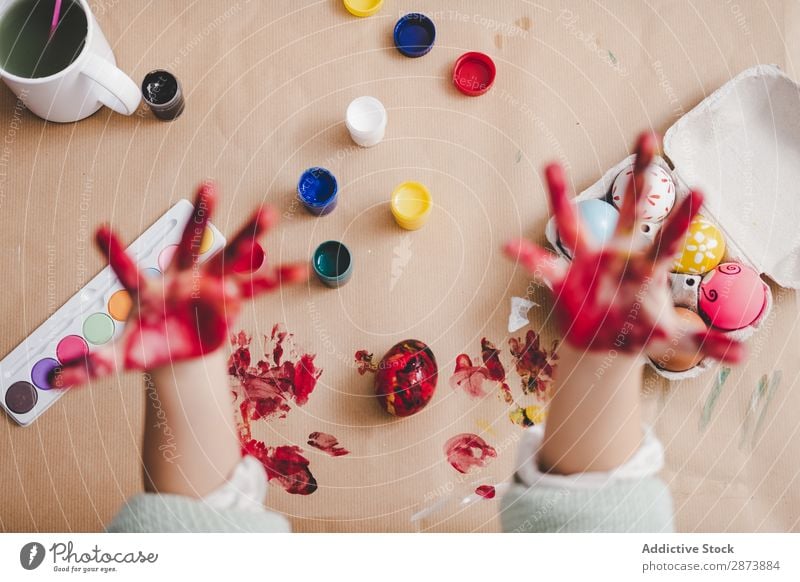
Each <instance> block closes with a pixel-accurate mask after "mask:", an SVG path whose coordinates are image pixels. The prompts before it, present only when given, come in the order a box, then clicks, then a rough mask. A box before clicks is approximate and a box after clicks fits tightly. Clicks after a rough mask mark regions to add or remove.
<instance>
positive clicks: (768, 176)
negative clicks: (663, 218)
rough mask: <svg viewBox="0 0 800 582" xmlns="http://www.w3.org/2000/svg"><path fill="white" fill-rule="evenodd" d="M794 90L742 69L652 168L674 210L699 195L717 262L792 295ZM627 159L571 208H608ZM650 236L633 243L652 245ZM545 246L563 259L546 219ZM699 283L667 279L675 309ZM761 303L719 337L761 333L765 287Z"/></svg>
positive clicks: (772, 74)
mask: <svg viewBox="0 0 800 582" xmlns="http://www.w3.org/2000/svg"><path fill="white" fill-rule="evenodd" d="M799 103H800V86H798V85H797V84H796V83H795V82H793V81H792V80H791V79H789V77H787V76H786V75H785V74H784V73H783V72H781V70H780V69H779V68H778V67H777V66H775V65H758V66H756V67H752V68H750V69H747V70H745V71H743V72H742V73H740V74H739V75H737V76H736V77H734V78H733V79H731V80H730V81H729V82H727V83H726V84H725V85H723V86H722V87H720V88H719V89H717V90H716V91H715V92H714V93H712V94H711V95H709V96H708V97H706V98H705V99H704V100H703V101H701V102H700V103H699V104H698V105H697V106H696V107H695V108H694V109H692V110H691V111H689V112H688V113H687V114H686V115H684V116H683V117H681V118H680V119H679V120H678V121H677V122H676V123H675V124H674V125H673V126H672V127H670V128H669V129H668V130H667V132H666V134H665V136H664V154H665V157H664V158H662V157H658V156H657V157H656V158H655V159H654V161H653V163H655V164H657V165H658V166H660V167H661V168H663V169H664V170H666V172H667V173H668V174H669V175H670V177H671V178H672V180H673V181H674V183H675V189H676V206H677V204H678V203H680V201H681V200H683V199H684V198H685V197H686V196H687V195H688V193H689V187H688V184H691V185H692V186H693V187H695V188H698V189H700V190H702V192H703V194H704V195H705V204H704V206H703V209H702V210H701V214H702V215H703V216H705V217H706V218H707V219H708V220H709V221H711V222H713V223H714V224H715V225H716V226H717V227H718V228H719V229H720V231H721V232H722V234H723V236H724V237H725V243H726V250H725V256H724V258H723V262H725V261H736V262H738V263H741V264H743V265H747V266H750V267H752V268H754V269H755V270H756V271H757V272H758V273H759V274H760V275H761V278H762V281H763V279H764V277H769V278H770V279H772V280H773V281H774V282H775V283H777V284H778V285H780V286H781V287H785V288H790V289H798V288H800V234H798V232H797V224H798V222H800V192H798V190H800V153H799V150H798V144H800V116H798V115H797V108H798V104H799ZM633 160H634V156H628V157H626V158H625V159H624V160H622V161H620V162H619V163H618V164H616V165H615V166H614V167H612V168H611V169H610V170H608V171H607V172H606V173H605V174H604V175H603V177H602V178H600V180H598V181H597V182H595V183H594V184H592V185H591V186H590V187H589V188H587V189H586V190H584V191H583V192H581V193H580V194H578V196H577V197H576V198H575V201H576V202H578V201H582V200H589V199H603V200H606V201H609V200H610V196H609V195H610V190H611V187H612V185H613V183H614V179H615V178H616V176H617V175H618V174H619V173H620V172H622V171H623V170H625V169H626V168H627V167H629V166H630V165H631V164H632V162H633ZM654 235H655V231H651V232H648V233H644V232H640V233H639V234H638V235H637V236H640V237H643V238H645V239H648V240H652V238H653V237H654ZM545 237H546V238H547V240H548V242H549V243H550V245H551V246H552V247H553V248H554V249H555V250H556V252H557V253H558V254H559V255H560V257H562V259H564V260H569V255H568V254H567V253H565V252H564V249H563V248H562V247H561V244H560V243H559V240H558V232H557V229H556V225H555V221H554V219H552V218H551V219H550V220H549V221H548V223H547V226H546V227H545ZM701 279H702V276H698V275H679V274H673V275H671V276H670V285H671V292H672V297H673V301H674V302H675V305H677V306H682V307H686V308H688V309H691V310H692V311H697V309H698V308H697V297H698V295H697V293H698V289H699V283H700V280H701ZM764 286H765V290H766V302H765V306H764V309H763V311H762V312H761V315H760V316H759V318H758V320H756V321H755V322H753V323H752V324H751V325H749V326H748V327H745V328H742V329H739V330H736V331H731V332H727V333H728V335H729V336H730V337H732V338H735V339H738V340H746V339H747V338H749V337H750V336H752V335H753V334H754V333H755V332H756V331H758V330H759V328H761V327H762V326H763V325H764V322H765V321H766V320H767V318H768V316H769V314H770V312H771V311H772V306H773V297H772V292H771V290H770V288H769V286H768V285H767V284H766V283H764ZM648 363H649V365H650V366H651V367H652V368H653V369H654V370H655V371H656V372H657V373H658V374H659V375H661V376H663V377H665V378H668V379H670V380H683V379H686V378H694V377H697V376H699V375H700V374H702V373H703V372H705V371H706V370H709V369H711V368H713V367H714V366H715V363H714V362H713V361H712V360H711V359H710V358H706V359H704V360H703V361H702V362H700V363H699V364H698V365H697V366H695V367H694V368H691V369H689V370H686V371H683V372H670V371H668V370H664V369H661V368H659V367H658V366H656V365H655V364H654V363H653V362H650V361H649V360H648Z"/></svg>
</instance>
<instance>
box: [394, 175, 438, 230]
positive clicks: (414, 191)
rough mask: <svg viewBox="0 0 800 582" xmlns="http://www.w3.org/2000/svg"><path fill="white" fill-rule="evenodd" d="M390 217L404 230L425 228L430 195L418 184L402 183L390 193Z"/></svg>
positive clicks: (431, 204)
mask: <svg viewBox="0 0 800 582" xmlns="http://www.w3.org/2000/svg"><path fill="white" fill-rule="evenodd" d="M391 207H392V216H394V219H395V222H397V224H398V225H399V226H400V227H401V228H404V229H406V230H417V229H420V228H422V227H423V226H425V223H426V222H427V221H428V217H429V216H430V214H431V208H432V207H433V201H432V199H431V193H430V192H429V191H428V189H427V188H426V187H425V186H424V185H422V184H420V183H419V182H403V183H402V184H400V185H399V186H397V188H395V189H394V192H392V202H391Z"/></svg>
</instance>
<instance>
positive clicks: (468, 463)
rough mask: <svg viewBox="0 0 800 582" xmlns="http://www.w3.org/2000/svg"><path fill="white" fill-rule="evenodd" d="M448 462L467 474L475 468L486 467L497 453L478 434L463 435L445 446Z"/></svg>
mask: <svg viewBox="0 0 800 582" xmlns="http://www.w3.org/2000/svg"><path fill="white" fill-rule="evenodd" d="M444 454H445V456H446V457H447V462H448V463H450V464H451V465H452V466H453V468H454V469H455V470H456V471H458V472H459V473H467V472H469V471H471V470H472V469H475V468H481V467H485V466H486V464H487V463H488V462H489V461H491V460H492V459H493V458H495V457H497V451H495V450H494V448H493V447H491V446H489V445H488V444H487V443H486V441H485V440H483V439H482V438H481V437H479V436H478V435H476V434H471V433H463V434H459V435H456V436H454V437H453V438H451V439H449V440H448V441H447V442H446V443H445V444H444Z"/></svg>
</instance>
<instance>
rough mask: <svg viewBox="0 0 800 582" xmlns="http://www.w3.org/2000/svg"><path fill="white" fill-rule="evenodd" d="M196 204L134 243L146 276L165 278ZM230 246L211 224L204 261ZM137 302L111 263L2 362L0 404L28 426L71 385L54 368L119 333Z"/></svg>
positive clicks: (178, 208) (178, 207)
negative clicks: (55, 378) (59, 384)
mask: <svg viewBox="0 0 800 582" xmlns="http://www.w3.org/2000/svg"><path fill="white" fill-rule="evenodd" d="M192 211H193V206H192V204H191V202H189V201H188V200H180V201H179V202H178V203H177V204H175V205H174V206H173V207H172V208H170V210H169V211H167V212H166V214H164V215H163V216H162V217H161V218H159V219H158V220H157V221H156V222H155V223H154V224H153V225H152V226H150V228H148V229H147V230H146V231H145V232H144V233H143V234H142V235H141V236H139V238H137V239H136V240H135V241H134V242H133V243H132V244H131V245H130V246H129V247H128V252H129V253H130V254H131V256H132V257H134V259H135V261H136V263H137V264H138V265H139V268H141V269H142V272H143V274H144V276H146V277H160V276H161V273H162V271H164V270H165V269H166V267H167V265H169V263H170V260H171V259H172V255H173V254H174V253H175V250H176V249H177V244H178V242H179V241H180V239H181V234H182V233H183V229H184V226H185V225H186V222H187V221H188V220H189V219H190V217H191V215H192ZM224 246H225V237H223V236H222V233H220V232H219V230H217V228H216V227H215V226H213V225H212V224H211V223H209V224H208V226H207V228H206V231H205V233H204V234H203V238H202V241H201V243H200V257H199V260H200V261H201V262H204V261H206V260H208V259H210V258H211V257H212V256H213V255H214V254H216V253H217V252H218V251H219V250H220V249H221V248H223V247H224ZM132 305H133V302H132V298H131V296H130V294H129V293H128V292H127V291H126V290H125V289H123V287H122V285H121V284H120V283H119V280H118V279H117V276H116V275H115V274H114V272H113V271H112V269H111V267H106V268H104V269H103V270H102V271H100V273H98V274H97V275H96V276H95V277H94V278H93V279H92V280H91V281H89V283H88V284H87V285H86V286H84V287H83V288H82V289H81V290H79V291H78V292H77V293H76V294H75V295H73V296H72V297H71V298H70V299H69V300H68V301H67V302H66V303H64V305H62V306H61V307H60V308H59V309H58V310H57V311H56V312H55V313H54V314H53V315H51V316H50V317H49V318H48V319H47V320H46V321H45V322H44V323H42V324H41V325H40V326H39V327H38V328H37V329H36V330H35V331H34V332H33V333H31V334H30V335H29V336H28V337H27V338H26V339H25V340H23V341H22V343H20V344H19V345H18V346H17V347H16V348H14V349H13V350H12V351H11V352H10V353H9V354H8V355H7V356H6V357H5V358H3V360H2V361H0V406H2V407H3V408H4V409H5V411H6V412H7V413H8V414H9V416H11V418H13V419H14V420H15V421H16V422H18V423H19V424H20V425H22V426H28V425H29V424H31V423H32V422H33V421H34V420H36V418H38V417H39V416H40V415H41V414H42V413H44V411H45V410H47V409H48V408H50V406H52V405H53V403H55V401H56V400H58V399H59V398H61V396H63V395H64V393H65V392H66V391H68V390H69V388H66V389H52V388H51V386H50V384H49V382H48V377H49V375H50V372H51V371H52V370H53V369H54V368H57V367H58V366H60V365H61V364H62V363H63V362H66V361H69V360H73V359H75V358H79V357H81V356H83V355H85V354H87V353H89V352H91V351H92V350H93V349H96V348H99V347H100V346H104V345H107V344H109V343H110V342H112V341H113V340H114V339H115V338H116V337H118V336H119V335H120V333H121V332H122V329H123V327H124V326H125V321H126V320H127V318H128V313H129V312H130V310H131V307H132Z"/></svg>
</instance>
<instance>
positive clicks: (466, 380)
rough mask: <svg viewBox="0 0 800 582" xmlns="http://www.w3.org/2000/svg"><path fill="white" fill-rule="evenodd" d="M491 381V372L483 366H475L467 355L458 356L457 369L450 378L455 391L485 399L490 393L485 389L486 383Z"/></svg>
mask: <svg viewBox="0 0 800 582" xmlns="http://www.w3.org/2000/svg"><path fill="white" fill-rule="evenodd" d="M487 380H490V377H489V370H487V369H486V368H484V367H483V366H473V365H472V360H471V359H470V357H469V356H468V355H467V354H460V355H458V356H456V369H455V371H454V372H453V375H452V376H451V377H450V386H451V387H452V388H453V390H459V389H461V390H463V391H464V392H466V393H467V394H468V395H469V396H471V397H472V398H483V397H484V396H488V395H489V393H488V392H487V391H486V390H485V389H484V386H483V384H484V382H486V381H487Z"/></svg>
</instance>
